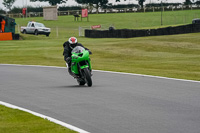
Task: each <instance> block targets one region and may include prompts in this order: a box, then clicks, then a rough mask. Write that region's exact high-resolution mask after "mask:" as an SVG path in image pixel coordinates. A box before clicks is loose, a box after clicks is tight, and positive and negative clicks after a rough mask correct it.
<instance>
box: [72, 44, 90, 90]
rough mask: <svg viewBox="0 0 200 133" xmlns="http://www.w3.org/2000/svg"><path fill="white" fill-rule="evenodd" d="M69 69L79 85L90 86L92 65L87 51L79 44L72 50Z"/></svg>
mask: <svg viewBox="0 0 200 133" xmlns="http://www.w3.org/2000/svg"><path fill="white" fill-rule="evenodd" d="M71 53H72V56H71V71H72V73H73V75H74V76H73V77H74V78H76V79H77V82H78V84H79V85H85V84H86V83H87V85H88V86H89V87H91V86H92V78H91V76H92V74H91V72H92V67H91V63H90V57H89V51H87V50H85V49H84V48H83V47H81V46H77V47H75V48H74V49H73V50H72V52H71Z"/></svg>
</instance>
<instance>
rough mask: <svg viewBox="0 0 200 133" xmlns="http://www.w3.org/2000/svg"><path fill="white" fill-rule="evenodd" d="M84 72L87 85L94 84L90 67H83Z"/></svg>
mask: <svg viewBox="0 0 200 133" xmlns="http://www.w3.org/2000/svg"><path fill="white" fill-rule="evenodd" d="M83 74H84V78H85V81H86V83H87V85H88V86H89V87H91V86H92V78H91V74H90V71H89V70H88V68H84V69H83Z"/></svg>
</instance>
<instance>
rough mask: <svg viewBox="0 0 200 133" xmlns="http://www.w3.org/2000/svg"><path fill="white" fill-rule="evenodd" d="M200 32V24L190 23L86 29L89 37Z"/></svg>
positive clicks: (86, 35) (127, 36)
mask: <svg viewBox="0 0 200 133" xmlns="http://www.w3.org/2000/svg"><path fill="white" fill-rule="evenodd" d="M194 32H200V24H188V25H183V26H177V27H166V28H159V29H145V30H131V29H119V30H89V29H86V30H85V37H89V38H132V37H144V36H159V35H173V34H184V33H194Z"/></svg>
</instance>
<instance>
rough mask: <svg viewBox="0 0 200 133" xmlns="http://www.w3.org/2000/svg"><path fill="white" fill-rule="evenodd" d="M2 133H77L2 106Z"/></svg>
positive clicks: (0, 127)
mask: <svg viewBox="0 0 200 133" xmlns="http://www.w3.org/2000/svg"><path fill="white" fill-rule="evenodd" d="M0 132H2V133H38V132H39V133H76V132H75V131H72V130H69V129H67V128H65V127H63V126H60V125H57V124H55V123H53V122H50V121H48V120H46V119H41V118H39V117H36V116H34V115H31V114H29V113H26V112H23V111H20V110H17V109H11V108H7V107H5V106H2V105H0Z"/></svg>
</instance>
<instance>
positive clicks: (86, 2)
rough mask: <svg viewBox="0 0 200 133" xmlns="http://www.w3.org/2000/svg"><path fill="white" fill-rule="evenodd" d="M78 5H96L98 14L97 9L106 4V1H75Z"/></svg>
mask: <svg viewBox="0 0 200 133" xmlns="http://www.w3.org/2000/svg"><path fill="white" fill-rule="evenodd" d="M75 1H76V2H77V3H79V4H87V5H90V6H91V5H96V7H95V8H96V11H97V13H98V11H99V10H98V9H99V7H102V6H104V5H106V4H107V3H108V0H75Z"/></svg>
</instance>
